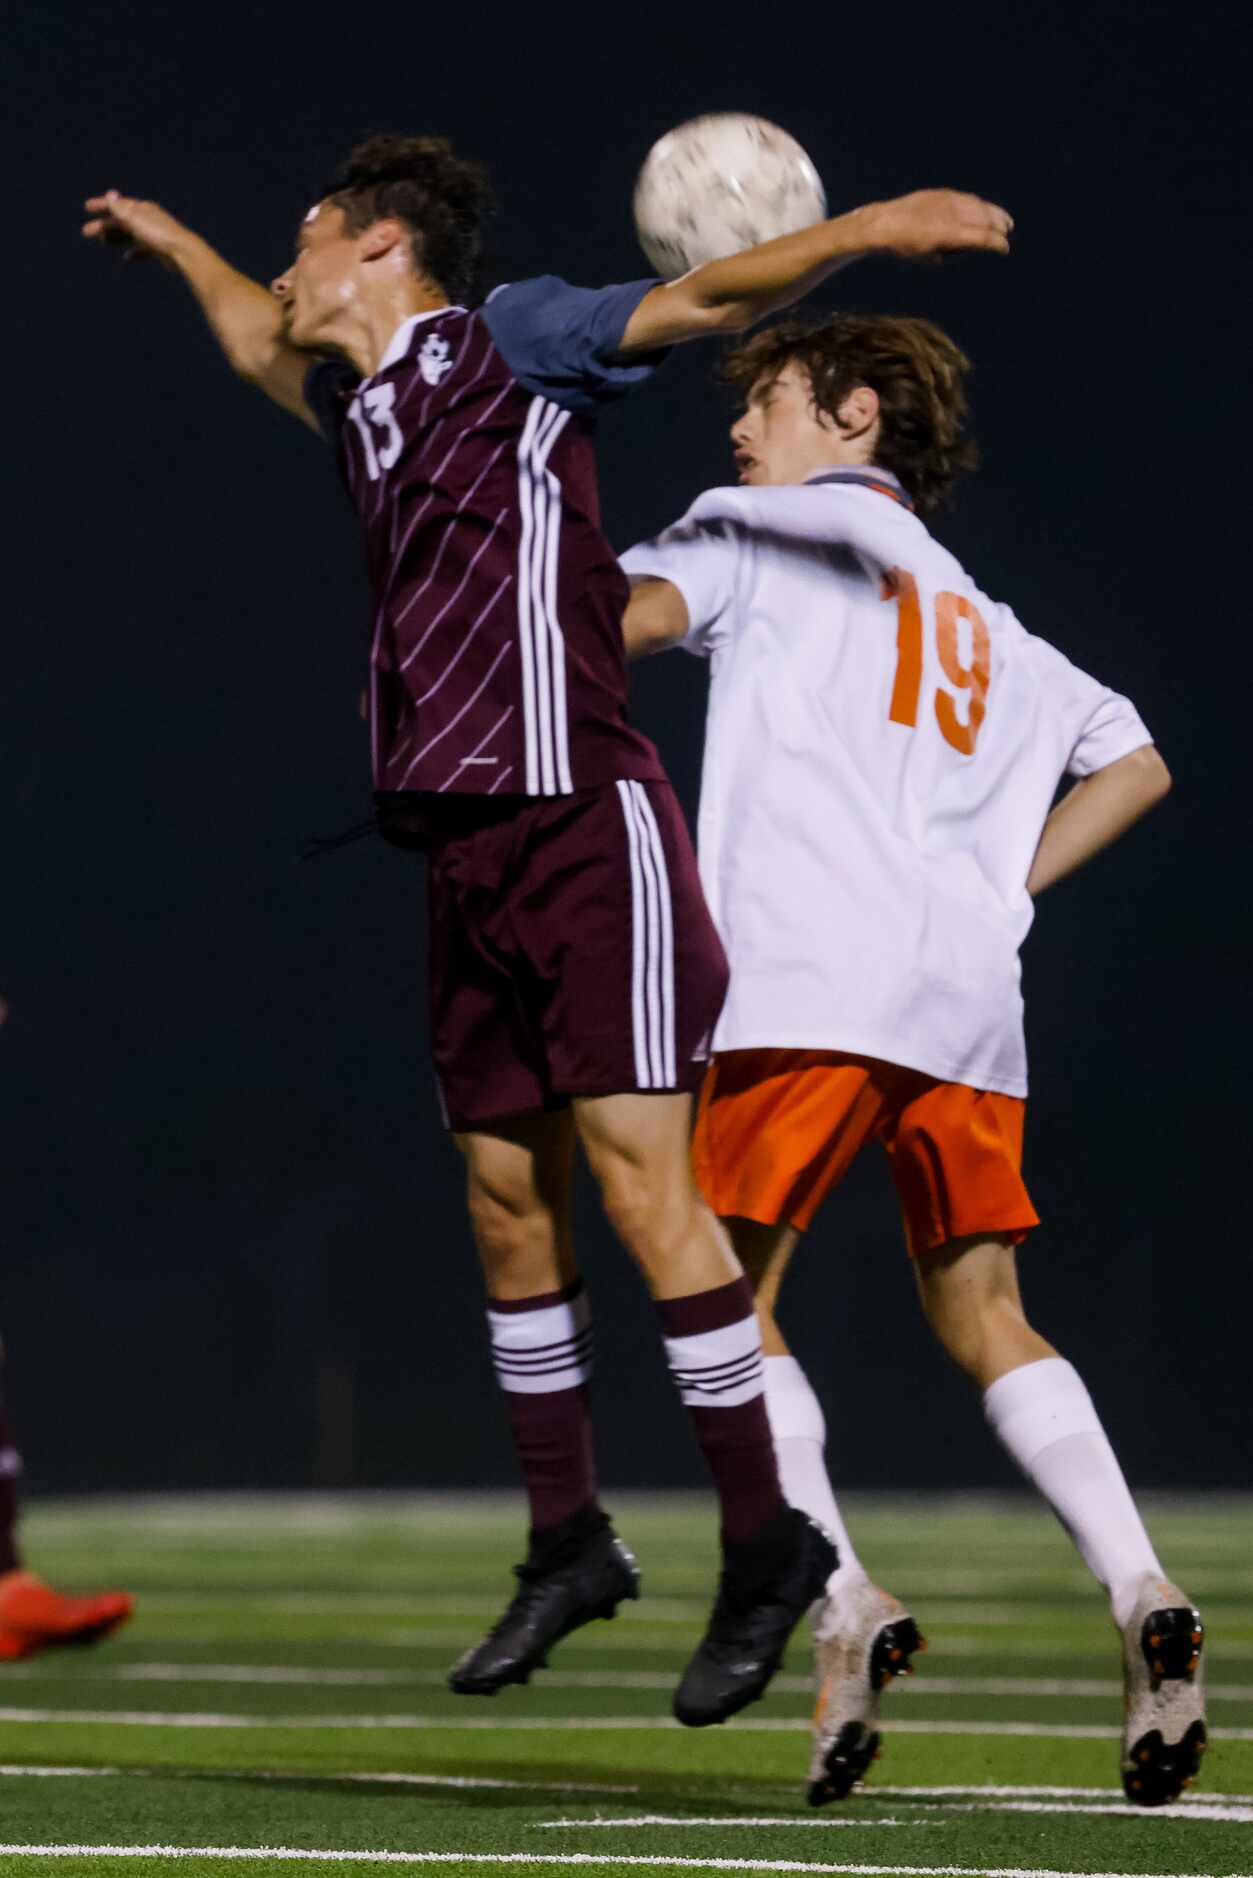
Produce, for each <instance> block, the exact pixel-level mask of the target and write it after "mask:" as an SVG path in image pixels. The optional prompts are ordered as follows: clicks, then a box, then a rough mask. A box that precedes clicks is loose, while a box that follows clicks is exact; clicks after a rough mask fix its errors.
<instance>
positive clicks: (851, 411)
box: [836, 385, 879, 439]
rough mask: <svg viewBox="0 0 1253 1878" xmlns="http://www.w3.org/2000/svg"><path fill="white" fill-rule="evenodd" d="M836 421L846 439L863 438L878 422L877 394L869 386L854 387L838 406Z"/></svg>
mask: <svg viewBox="0 0 1253 1878" xmlns="http://www.w3.org/2000/svg"><path fill="white" fill-rule="evenodd" d="M836 421H837V423H838V424H839V427H840V429H841V430H842V431H843V433H844V435H845V436H846V437H848V438H850V439H851V438H853V437H864V436H865V434H866V432H867V431H868V430H873V429H874V426H875V425H876V424H877V423H878V421H879V394H878V392H877V391H875V390H873V389H872V388H871V387H870V386H869V385H855V386H854V387H853V389H852V391H850V392H849V394H848V396H847V398H845V400H844V402H843V404H842V405H841V406H840V409H839V412H838V414H837V419H836Z"/></svg>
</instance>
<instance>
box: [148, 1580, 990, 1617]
mask: <svg viewBox="0 0 1253 1878" xmlns="http://www.w3.org/2000/svg"><path fill="white" fill-rule="evenodd" d="M502 1589H503V1587H502ZM712 1592H713V1579H712V1578H711V1579H710V1589H709V1592H708V1593H707V1594H701V1595H693V1596H692V1597H690V1598H684V1597H671V1598H650V1599H649V1601H648V1606H647V1609H646V1610H643V1611H641V1609H640V1607H639V1606H638V1605H636V1604H631V1605H624V1606H623V1607H622V1608H621V1609H620V1611H619V1613H618V1615H619V1616H620V1617H625V1618H627V1619H628V1621H631V1622H634V1623H637V1624H638V1623H641V1622H648V1623H660V1624H691V1623H696V1622H699V1620H700V1619H701V1618H702V1617H703V1616H705V1615H706V1614H707V1613H708V1610H709V1606H710V1602H711V1598H712ZM136 1602H137V1604H138V1605H140V1606H141V1607H142V1609H143V1610H144V1611H145V1612H151V1611H158V1612H160V1611H168V1612H178V1613H182V1612H186V1611H202V1610H203V1611H220V1610H230V1611H235V1612H239V1611H246V1612H252V1611H274V1612H277V1613H279V1614H280V1615H285V1616H288V1617H305V1616H307V1617H335V1616H339V1617H341V1618H343V1617H345V1616H347V1617H348V1618H350V1619H351V1618H353V1617H362V1616H367V1617H414V1616H417V1615H419V1614H422V1615H425V1614H427V1613H439V1614H440V1615H442V1616H447V1617H498V1616H499V1615H500V1606H501V1593H500V1592H492V1591H485V1592H483V1593H482V1594H481V1595H476V1594H475V1593H473V1592H462V1593H457V1592H434V1591H415V1592H413V1593H412V1595H410V1596H408V1597H401V1596H399V1595H388V1594H386V1593H381V1592H376V1591H336V1592H334V1593H333V1594H332V1593H325V1592H318V1591H249V1592H247V1593H239V1592H232V1591H222V1592H220V1593H214V1592H212V1591H169V1590H166V1591H144V1592H141V1593H138V1594H137V1596H136ZM978 1621H979V1620H978V1619H976V1618H969V1619H968V1618H967V1617H966V1615H965V1614H964V1613H963V1616H962V1622H963V1623H967V1622H972V1623H973V1622H978ZM1005 1621H1006V1622H1007V1623H1009V1622H1018V1621H1021V1614H1019V1617H1018V1618H1006V1620H1005Z"/></svg>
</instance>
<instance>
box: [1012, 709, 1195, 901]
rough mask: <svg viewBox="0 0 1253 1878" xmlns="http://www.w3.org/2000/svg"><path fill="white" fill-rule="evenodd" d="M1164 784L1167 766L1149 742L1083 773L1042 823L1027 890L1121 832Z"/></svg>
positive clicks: (1038, 888) (1040, 887) (1046, 883)
mask: <svg viewBox="0 0 1253 1878" xmlns="http://www.w3.org/2000/svg"><path fill="white" fill-rule="evenodd" d="M1169 788H1170V771H1169V770H1168V769H1167V767H1166V765H1165V763H1164V762H1163V761H1162V759H1161V757H1160V756H1159V755H1158V753H1157V751H1156V750H1155V749H1154V747H1153V745H1152V744H1151V743H1147V744H1144V745H1143V746H1142V748H1140V749H1139V750H1133V751H1132V752H1131V754H1130V755H1129V756H1123V757H1119V759H1118V761H1117V762H1116V763H1109V764H1107V765H1106V767H1105V768H1104V769H1098V770H1097V771H1096V772H1095V774H1094V775H1092V776H1085V777H1083V778H1082V780H1081V781H1079V782H1077V783H1076V784H1075V785H1074V787H1073V789H1071V790H1069V791H1068V792H1067V794H1066V795H1064V796H1063V797H1062V799H1061V801H1060V802H1059V803H1058V804H1057V807H1056V808H1055V809H1054V810H1053V812H1052V814H1051V815H1050V816H1049V818H1048V820H1047V821H1046V822H1045V824H1044V832H1043V833H1042V834H1041V836H1040V845H1039V847H1038V848H1037V849H1036V851H1035V859H1034V861H1033V862H1032V863H1031V872H1030V873H1029V874H1028V875H1027V892H1028V893H1029V894H1031V895H1032V897H1033V898H1034V896H1035V895H1036V894H1039V893H1043V891H1044V889H1045V888H1046V887H1051V886H1053V885H1054V883H1055V882H1056V881H1059V880H1064V879H1065V877H1066V875H1067V874H1073V873H1074V871H1075V869H1076V868H1077V867H1082V866H1083V863H1084V862H1085V861H1090V860H1091V859H1092V857H1093V855H1094V854H1099V853H1100V851H1101V849H1102V848H1107V847H1108V846H1109V844H1110V842H1111V841H1116V840H1117V839H1118V837H1119V835H1121V834H1125V833H1126V831H1127V829H1128V828H1130V827H1131V824H1132V823H1133V822H1137V821H1139V819H1140V817H1141V816H1142V815H1143V814H1145V813H1146V812H1147V810H1149V809H1151V808H1152V807H1153V806H1154V805H1155V803H1158V802H1160V801H1161V799H1162V797H1163V796H1164V795H1165V794H1166V792H1167V790H1168V789H1169Z"/></svg>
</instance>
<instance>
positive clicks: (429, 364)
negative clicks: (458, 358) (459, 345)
mask: <svg viewBox="0 0 1253 1878" xmlns="http://www.w3.org/2000/svg"><path fill="white" fill-rule="evenodd" d="M418 370H419V371H420V372H421V374H422V376H423V378H424V379H425V380H426V382H427V384H428V385H438V384H439V382H440V380H441V379H442V378H443V377H444V376H445V375H446V374H447V373H448V372H451V370H452V347H451V346H450V345H449V343H448V341H447V340H446V339H442V338H441V337H440V335H439V334H438V333H432V334H431V335H430V337H429V338H427V339H425V340H424V341H423V342H422V346H421V349H420V350H419V352H418Z"/></svg>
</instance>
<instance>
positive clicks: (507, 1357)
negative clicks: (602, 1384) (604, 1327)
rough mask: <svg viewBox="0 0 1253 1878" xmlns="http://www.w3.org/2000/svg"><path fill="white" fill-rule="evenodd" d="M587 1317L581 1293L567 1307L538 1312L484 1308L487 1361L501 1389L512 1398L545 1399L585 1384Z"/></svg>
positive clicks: (551, 1306)
mask: <svg viewBox="0 0 1253 1878" xmlns="http://www.w3.org/2000/svg"><path fill="white" fill-rule="evenodd" d="M591 1319H592V1313H591V1307H590V1306H589V1304H588V1301H587V1294H586V1292H584V1291H579V1292H578V1293H577V1294H576V1296H575V1297H573V1298H571V1299H570V1301H569V1302H568V1303H565V1304H548V1305H545V1306H544V1307H543V1309H541V1310H538V1311H493V1310H492V1309H491V1308H490V1307H489V1308H488V1312H487V1325H488V1330H489V1332H490V1334H491V1339H492V1362H493V1363H494V1365H495V1368H496V1376H497V1380H498V1381H499V1383H500V1386H501V1388H502V1389H509V1390H511V1391H512V1392H513V1393H514V1394H515V1395H551V1394H552V1393H553V1391H554V1390H557V1389H573V1388H575V1387H576V1385H577V1384H579V1383H582V1382H586V1381H587V1379H588V1377H589V1376H590V1375H591V1373H592V1322H591Z"/></svg>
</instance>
